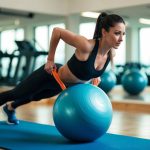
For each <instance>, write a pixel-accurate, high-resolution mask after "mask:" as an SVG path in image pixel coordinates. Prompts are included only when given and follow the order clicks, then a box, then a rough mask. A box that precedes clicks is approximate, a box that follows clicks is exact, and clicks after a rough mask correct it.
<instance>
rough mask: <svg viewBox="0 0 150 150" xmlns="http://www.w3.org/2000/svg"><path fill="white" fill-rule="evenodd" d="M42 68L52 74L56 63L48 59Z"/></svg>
mask: <svg viewBox="0 0 150 150" xmlns="http://www.w3.org/2000/svg"><path fill="white" fill-rule="evenodd" d="M44 69H45V71H47V73H49V74H52V71H53V70H54V69H56V65H55V63H54V61H50V60H48V61H47V63H46V64H45V67H44Z"/></svg>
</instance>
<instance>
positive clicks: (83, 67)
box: [67, 40, 110, 81]
mask: <svg viewBox="0 0 150 150" xmlns="http://www.w3.org/2000/svg"><path fill="white" fill-rule="evenodd" d="M98 47H99V40H96V42H95V46H94V48H93V50H92V52H91V54H90V56H89V58H88V59H87V60H86V61H80V60H78V59H77V57H76V55H75V54H74V55H73V56H72V57H71V58H70V60H69V61H68V62H67V65H68V67H69V69H70V71H71V72H72V73H73V74H74V75H75V76H76V77H77V78H78V79H80V80H85V81H88V80H90V79H92V78H96V77H99V76H101V75H102V73H103V72H104V71H105V69H106V67H107V65H108V63H109V61H110V55H108V57H107V60H106V63H105V65H104V67H103V68H102V69H101V70H96V69H95V67H94V63H95V59H96V55H97V52H98Z"/></svg>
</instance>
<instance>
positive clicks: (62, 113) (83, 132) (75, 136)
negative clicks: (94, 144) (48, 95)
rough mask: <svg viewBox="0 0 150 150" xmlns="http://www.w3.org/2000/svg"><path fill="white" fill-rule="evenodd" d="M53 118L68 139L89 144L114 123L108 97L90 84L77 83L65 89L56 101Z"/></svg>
mask: <svg viewBox="0 0 150 150" xmlns="http://www.w3.org/2000/svg"><path fill="white" fill-rule="evenodd" d="M53 119H54V123H55V126H56V128H57V129H58V131H59V132H60V133H61V134H62V135H63V136H64V137H66V138H68V139H70V140H72V141H76V142H77V141H78V142H90V141H93V140H95V139H97V138H98V137H100V136H102V135H103V134H104V133H106V131H107V130H108V128H109V126H110V123H111V121H112V105H111V102H110V100H109V98H108V96H107V95H106V94H105V93H104V92H103V91H102V90H101V89H100V88H98V87H96V86H93V85H91V84H78V85H75V86H72V87H70V88H68V89H66V90H64V91H63V92H62V93H61V94H60V95H59V96H58V98H57V99H56V102H55V104H54V107H53Z"/></svg>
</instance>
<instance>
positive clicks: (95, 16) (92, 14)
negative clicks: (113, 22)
mask: <svg viewBox="0 0 150 150" xmlns="http://www.w3.org/2000/svg"><path fill="white" fill-rule="evenodd" d="M99 14H100V13H97V12H82V13H81V16H83V17H89V18H97V17H98V16H99Z"/></svg>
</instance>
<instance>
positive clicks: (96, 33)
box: [93, 12, 107, 39]
mask: <svg viewBox="0 0 150 150" xmlns="http://www.w3.org/2000/svg"><path fill="white" fill-rule="evenodd" d="M106 16H107V14H106V13H105V12H103V13H101V14H100V15H99V16H98V18H97V21H96V26H95V31H94V36H93V39H98V38H100V37H102V22H103V20H104V18H105V17H106Z"/></svg>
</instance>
